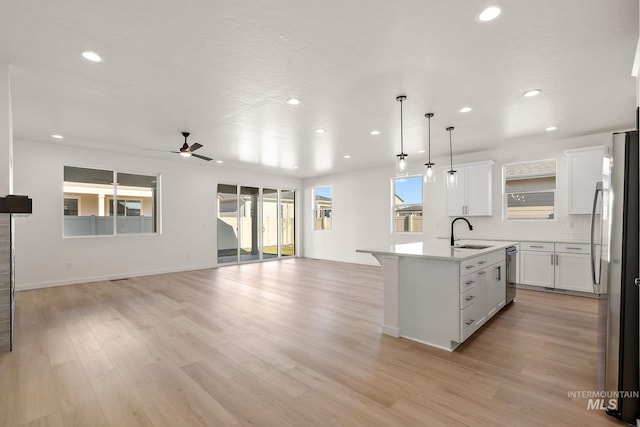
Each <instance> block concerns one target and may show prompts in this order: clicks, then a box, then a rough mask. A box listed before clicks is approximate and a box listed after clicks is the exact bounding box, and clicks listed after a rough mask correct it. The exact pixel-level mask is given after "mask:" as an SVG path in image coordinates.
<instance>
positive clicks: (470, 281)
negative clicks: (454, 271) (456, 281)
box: [464, 280, 476, 285]
mask: <svg viewBox="0 0 640 427" xmlns="http://www.w3.org/2000/svg"><path fill="white" fill-rule="evenodd" d="M474 283H476V281H475V280H467V281H466V282H464V284H465V285H472V284H474Z"/></svg>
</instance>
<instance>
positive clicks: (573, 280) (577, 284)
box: [555, 253, 593, 293]
mask: <svg viewBox="0 0 640 427" xmlns="http://www.w3.org/2000/svg"><path fill="white" fill-rule="evenodd" d="M590 262H591V260H590V259H589V255H587V254H574V253H556V277H555V284H556V289H566V290H569V291H579V292H591V293H593V284H592V279H591V265H590V264H589V263H590Z"/></svg>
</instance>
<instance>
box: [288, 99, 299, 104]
mask: <svg viewBox="0 0 640 427" xmlns="http://www.w3.org/2000/svg"><path fill="white" fill-rule="evenodd" d="M287 104H289V105H298V104H300V100H299V99H298V98H289V99H287Z"/></svg>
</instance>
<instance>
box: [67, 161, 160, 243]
mask: <svg viewBox="0 0 640 427" xmlns="http://www.w3.org/2000/svg"><path fill="white" fill-rule="evenodd" d="M157 182H158V176H157V175H135V174H129V173H120V172H114V171H110V170H100V169H89V168H77V167H72V166H65V167H64V235H65V236H67V237H69V236H99V235H103V236H104V235H113V234H129V233H155V232H156V231H157V216H158V215H157V211H158V207H157ZM114 206H116V215H115V216H114Z"/></svg>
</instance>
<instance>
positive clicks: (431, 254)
mask: <svg viewBox="0 0 640 427" xmlns="http://www.w3.org/2000/svg"><path fill="white" fill-rule="evenodd" d="M517 243H518V242H508V241H497V240H459V241H456V246H454V247H453V248H452V247H451V246H450V245H449V240H448V239H447V240H444V239H435V240H429V241H426V242H412V243H399V244H395V245H390V246H389V247H387V248H376V249H356V252H361V253H370V254H373V255H374V256H376V258H377V257H378V256H380V255H397V256H407V257H418V258H431V259H441V260H449V261H463V260H465V259H469V258H473V257H476V256H479V255H485V254H487V253H489V252H494V251H496V250H498V249H504V248H506V247H508V246H512V245H515V244H517ZM467 244H472V245H483V246H488V247H487V248H485V249H465V248H460V246H464V245H467ZM378 260H379V259H378Z"/></svg>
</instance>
